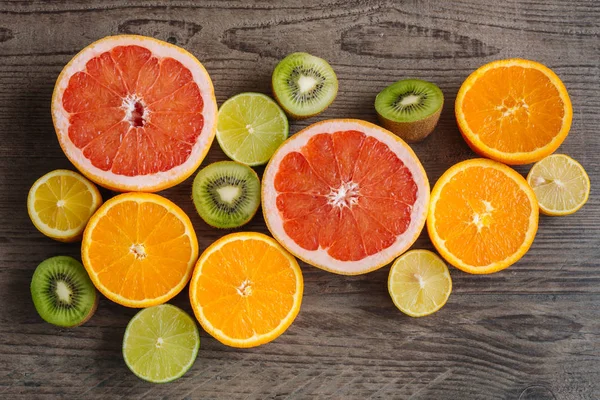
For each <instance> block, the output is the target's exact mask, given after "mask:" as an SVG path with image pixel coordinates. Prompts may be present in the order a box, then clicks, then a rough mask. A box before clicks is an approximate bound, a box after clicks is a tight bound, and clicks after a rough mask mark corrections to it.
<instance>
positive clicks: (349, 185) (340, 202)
mask: <svg viewBox="0 0 600 400" xmlns="http://www.w3.org/2000/svg"><path fill="white" fill-rule="evenodd" d="M358 196H359V193H358V183H355V182H352V181H350V182H344V183H342V185H341V186H340V187H339V188H337V189H334V188H331V191H330V192H329V194H328V195H327V200H328V201H329V204H330V205H332V206H334V207H339V208H342V207H351V206H353V205H355V204H357V203H358Z"/></svg>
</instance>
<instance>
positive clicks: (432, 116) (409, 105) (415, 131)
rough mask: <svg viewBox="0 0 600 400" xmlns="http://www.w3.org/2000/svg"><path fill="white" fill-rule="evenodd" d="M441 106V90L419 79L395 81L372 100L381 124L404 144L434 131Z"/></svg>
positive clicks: (418, 139) (442, 102)
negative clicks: (404, 141) (402, 140)
mask: <svg viewBox="0 0 600 400" xmlns="http://www.w3.org/2000/svg"><path fill="white" fill-rule="evenodd" d="M443 105H444V94H443V93H442V91H441V90H440V88H439V87H437V86H436V85H434V84H433V83H431V82H427V81H422V80H420V79H406V80H402V81H398V82H396V83H394V84H391V85H390V86H388V87H386V88H385V89H383V90H382V91H381V92H379V94H378V95H377V97H376V98H375V110H376V111H377V115H378V116H379V121H380V122H381V125H382V126H383V127H384V128H386V129H388V130H390V131H392V132H394V133H395V134H396V135H398V136H400V137H401V138H402V139H404V140H406V141H407V142H418V141H420V140H423V139H425V138H426V137H427V136H428V135H429V134H430V133H431V132H433V129H434V128H435V126H436V125H437V123H438V120H439V119H440V114H441V112H442V106H443Z"/></svg>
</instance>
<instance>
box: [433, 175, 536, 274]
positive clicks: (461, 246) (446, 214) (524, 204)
mask: <svg viewBox="0 0 600 400" xmlns="http://www.w3.org/2000/svg"><path fill="white" fill-rule="evenodd" d="M483 182H485V185H484V184H482V183H483ZM531 212H532V210H531V204H530V201H529V198H528V197H527V194H526V193H525V192H524V191H523V190H522V189H521V188H520V187H519V185H518V184H517V183H516V182H515V181H514V180H512V179H511V178H510V177H508V176H506V175H505V174H504V173H502V172H501V171H498V170H497V169H493V168H485V167H469V168H468V169H466V170H464V171H461V172H458V173H457V174H456V175H455V176H454V177H452V179H451V180H450V181H449V182H448V183H446V184H445V185H444V188H443V190H442V192H441V193H440V197H439V199H438V200H437V202H436V207H435V226H436V231H437V233H438V235H439V237H440V238H441V239H442V240H444V241H445V247H446V248H447V249H448V251H449V252H450V253H452V254H454V255H455V256H456V257H458V258H459V259H461V260H462V261H463V262H465V263H466V264H468V265H473V266H487V265H490V264H492V263H495V262H499V261H503V260H505V259H506V258H507V257H509V256H511V255H512V254H514V253H515V252H517V250H518V249H519V248H520V247H521V246H522V244H523V242H524V241H525V235H526V232H527V231H528V227H529V219H530V215H531Z"/></svg>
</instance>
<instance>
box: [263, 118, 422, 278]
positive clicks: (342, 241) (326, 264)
mask: <svg viewBox="0 0 600 400" xmlns="http://www.w3.org/2000/svg"><path fill="white" fill-rule="evenodd" d="M428 202H429V183H428V181H427V176H426V174H425V171H424V170H423V168H422V166H421V163H420V162H419V160H418V158H417V157H416V155H415V154H414V153H413V152H412V150H411V149H410V148H409V147H408V145H406V143H404V142H403V141H402V140H401V139H399V138H398V137H396V136H395V135H393V134H392V133H390V132H388V131H386V130H385V129H382V128H380V127H378V126H375V125H372V124H370V123H368V122H365V121H360V120H329V121H323V122H320V123H317V124H314V125H311V126H310V127H308V128H306V129H304V130H303V131H301V132H299V133H297V134H296V135H294V136H293V137H292V138H290V139H289V140H288V141H286V142H285V143H284V144H283V145H282V146H281V147H280V148H279V149H278V150H277V152H276V153H275V155H274V156H273V158H272V160H271V162H270V163H269V165H268V166H267V169H266V171H265V174H264V178H263V212H264V214H265V220H266V222H267V225H268V227H269V229H270V231H271V232H272V233H273V236H275V238H276V239H278V240H279V242H280V243H282V245H284V246H285V247H286V248H287V249H288V250H289V251H290V252H292V253H293V254H295V255H296V256H297V257H299V258H301V259H303V260H305V261H306V262H308V263H310V264H312V265H315V266H317V267H320V268H323V269H326V270H329V271H332V272H336V273H341V274H361V273H365V272H369V271H371V270H374V269H377V268H379V267H382V266H383V265H385V264H387V263H388V262H390V261H391V260H392V259H393V258H395V257H397V256H398V255H399V254H401V253H402V252H404V251H405V250H406V249H407V248H408V247H410V246H411V245H412V243H413V242H414V241H415V240H416V238H417V237H418V235H419V233H420V231H421V229H422V228H423V225H424V223H425V218H426V214H427V205H428Z"/></svg>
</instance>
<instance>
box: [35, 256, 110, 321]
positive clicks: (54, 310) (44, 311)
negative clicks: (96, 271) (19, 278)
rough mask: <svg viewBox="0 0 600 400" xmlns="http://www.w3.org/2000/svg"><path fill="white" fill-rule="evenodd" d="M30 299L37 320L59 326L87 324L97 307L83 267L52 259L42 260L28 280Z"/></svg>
mask: <svg viewBox="0 0 600 400" xmlns="http://www.w3.org/2000/svg"><path fill="white" fill-rule="evenodd" d="M31 297H32V299H33V304H34V305H35V309H36V310H37V312H38V314H40V317H42V319H43V320H44V321H46V322H48V323H51V324H53V325H57V326H62V327H67V328H70V327H74V326H79V325H82V324H84V323H85V322H87V321H88V320H89V319H90V318H91V317H92V315H94V312H96V307H97V306H98V294H97V292H96V288H95V287H94V285H93V284H92V281H91V280H90V277H89V276H88V274H87V272H85V268H83V265H81V263H80V262H79V261H77V260H75V259H74V258H71V257H67V256H56V257H51V258H48V259H47V260H44V261H42V263H41V264H40V265H38V266H37V268H36V269H35V272H34V273H33V278H32V279H31Z"/></svg>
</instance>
